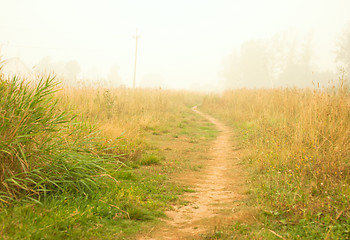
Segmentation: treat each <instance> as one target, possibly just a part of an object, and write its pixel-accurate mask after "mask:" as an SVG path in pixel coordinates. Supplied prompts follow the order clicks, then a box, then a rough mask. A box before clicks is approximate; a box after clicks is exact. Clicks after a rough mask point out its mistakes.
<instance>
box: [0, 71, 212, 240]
mask: <svg viewBox="0 0 350 240" xmlns="http://www.w3.org/2000/svg"><path fill="white" fill-rule="evenodd" d="M0 95H1V96H2V97H1V100H0V112H1V118H0V135H1V138H2V141H1V145H0V160H1V163H0V164H1V165H0V167H1V168H0V169H1V172H0V177H1V186H0V190H1V196H0V200H1V205H0V207H1V211H0V226H1V227H0V234H1V236H2V237H3V238H4V239H23V238H25V239H67V238H69V239H129V238H131V236H132V235H133V234H135V233H137V232H139V231H140V230H141V229H143V228H145V229H147V228H148V226H152V225H154V224H155V223H156V222H157V221H158V220H157V219H158V218H163V217H164V213H163V211H164V210H166V209H169V208H170V207H171V203H172V202H173V203H175V202H177V201H178V195H179V194H182V193H183V192H185V191H187V187H186V186H183V185H179V184H176V183H173V182H171V181H170V180H169V177H168V174H170V173H174V172H175V173H176V172H181V171H185V170H186V169H187V170H189V171H196V170H197V169H199V168H200V166H199V165H197V164H196V163H193V162H192V160H191V159H190V155H191V156H194V155H196V153H197V155H198V152H197V151H201V150H202V148H203V147H202V145H203V144H205V143H206V142H208V141H210V140H211V139H213V138H215V131H213V130H211V129H212V128H211V127H210V126H208V123H207V122H205V121H203V120H201V118H200V117H198V116H194V114H193V113H192V112H191V110H190V106H193V105H195V104H198V103H199V102H200V101H201V98H202V96H201V95H199V94H189V93H184V92H178V91H162V90H157V89H156V90H146V89H143V90H142V89H137V90H130V89H60V85H59V84H58V83H57V82H55V80H54V79H52V78H44V79H41V80H40V81H38V83H37V84H32V83H27V82H26V81H23V80H22V79H6V78H2V79H1V83H0ZM193 121H195V122H196V123H193ZM199 140H200V141H199ZM174 142H178V143H180V146H184V145H183V144H186V143H189V142H190V143H191V144H192V145H193V149H192V150H187V151H186V154H184V153H182V150H179V149H177V146H176V145H175V146H174V144H173V143H174ZM159 143H161V144H159ZM201 144H202V145H201ZM196 146H197V147H196ZM179 152H181V154H180V153H179ZM200 157H201V156H200Z"/></svg>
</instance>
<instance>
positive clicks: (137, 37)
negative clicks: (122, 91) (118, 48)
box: [132, 28, 140, 88]
mask: <svg viewBox="0 0 350 240" xmlns="http://www.w3.org/2000/svg"><path fill="white" fill-rule="evenodd" d="M134 38H135V39H136V47H135V65H134V81H133V84H132V86H133V88H135V86H136V60H137V41H138V39H139V38H140V36H139V35H137V28H136V35H135V37H134Z"/></svg>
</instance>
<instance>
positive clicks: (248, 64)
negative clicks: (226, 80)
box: [239, 40, 271, 87]
mask: <svg viewBox="0 0 350 240" xmlns="http://www.w3.org/2000/svg"><path fill="white" fill-rule="evenodd" d="M267 49H268V47H267V44H266V42H265V41H263V40H250V41H247V42H244V43H243V44H242V45H241V48H240V61H239V69H240V72H241V79H242V81H243V83H244V85H246V86H250V87H270V77H271V76H270V73H269V61H268V60H269V58H268V55H269V53H268V51H267Z"/></svg>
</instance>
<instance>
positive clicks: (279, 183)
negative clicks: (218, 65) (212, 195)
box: [201, 78, 350, 239]
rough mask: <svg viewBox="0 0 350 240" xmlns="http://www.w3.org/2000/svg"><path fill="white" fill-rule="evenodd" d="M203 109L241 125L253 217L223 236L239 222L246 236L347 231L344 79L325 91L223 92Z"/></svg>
mask: <svg viewBox="0 0 350 240" xmlns="http://www.w3.org/2000/svg"><path fill="white" fill-rule="evenodd" d="M201 109H202V110H203V111H205V112H210V113H211V114H214V115H216V116H218V117H219V118H221V119H223V120H224V121H226V122H229V123H231V124H232V125H233V126H234V127H235V129H236V130H237V131H238V132H240V142H241V144H242V145H243V146H244V148H245V149H246V154H245V155H246V157H245V159H244V161H245V163H246V164H247V166H249V168H250V169H251V172H252V174H251V183H252V184H251V188H252V191H251V195H252V202H251V203H250V204H251V205H252V206H255V207H256V208H257V209H258V211H259V214H258V216H257V221H256V222H255V223H254V224H249V225H244V224H245V223H237V224H238V225H237V226H238V230H237V229H236V227H235V226H236V225H234V226H233V227H232V229H231V230H232V231H234V232H235V233H234V234H232V233H231V234H230V233H229V232H228V233H227V232H226V233H227V235H226V236H227V237H228V236H234V235H235V234H236V233H239V229H241V230H242V226H243V230H244V229H250V230H249V231H250V232H252V233H253V234H252V233H249V234H248V233H243V235H242V236H245V237H248V236H249V238H261V237H263V238H285V239H298V238H310V239H322V238H323V239H337V238H339V239H346V238H349V234H350V227H349V226H350V222H349V219H350V209H349V202H350V188H349V186H350V184H349V183H350V182H349V179H350V178H349V177H350V148H349V146H350V138H349V136H350V98H349V91H348V89H347V88H346V84H344V79H343V78H341V81H340V84H339V86H336V87H334V88H333V89H325V90H307V89H306V90H305V89H304V90H301V89H273V90H244V89H242V90H236V91H228V92H225V93H224V94H223V95H222V96H210V97H207V98H206V99H205V101H204V103H203V105H202V106H201ZM242 224H243V225H242ZM244 231H245V230H244ZM244 231H243V232H244ZM226 233H225V234H226ZM222 238H225V237H222Z"/></svg>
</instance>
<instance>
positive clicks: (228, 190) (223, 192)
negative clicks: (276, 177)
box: [139, 107, 246, 240]
mask: <svg viewBox="0 0 350 240" xmlns="http://www.w3.org/2000/svg"><path fill="white" fill-rule="evenodd" d="M193 111H195V112H196V113H198V114H200V115H202V116H203V117H204V118H206V119H207V120H208V121H210V122H211V123H213V124H214V125H215V126H216V127H217V129H218V130H219V135H218V137H217V139H216V140H215V142H214V143H213V145H212V146H211V147H210V151H209V154H210V160H206V161H204V162H202V163H201V164H202V165H203V169H202V170H201V171H197V172H189V173H186V174H183V175H182V176H178V177H176V179H175V180H176V181H180V182H183V183H185V184H186V185H189V186H190V187H191V188H192V189H194V192H191V193H186V194H185V195H184V196H182V198H183V199H184V200H185V201H186V202H187V203H188V204H187V205H185V206H183V205H181V206H174V208H173V210H171V211H168V212H166V215H167V216H168V219H167V220H164V224H162V225H160V226H157V227H156V228H154V229H152V230H151V232H149V233H148V234H147V235H146V236H145V235H144V236H142V237H140V238H139V239H140V240H149V239H168V240H180V239H200V238H201V236H202V235H203V234H206V233H208V232H210V231H211V232H214V229H215V228H216V229H218V228H220V226H222V225H225V224H228V223H230V222H232V221H233V220H239V219H241V218H242V217H245V216H244V215H245V214H246V211H245V207H244V204H243V200H244V199H245V197H246V196H245V194H244V192H245V173H244V169H243V166H242V165H241V164H240V159H239V152H238V151H237V150H235V149H234V146H233V141H232V134H233V132H232V130H231V129H230V128H229V127H227V126H225V125H224V124H223V123H221V122H220V121H218V120H217V119H215V118H213V117H211V116H209V115H207V114H204V113H202V112H200V111H199V110H197V107H193Z"/></svg>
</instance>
